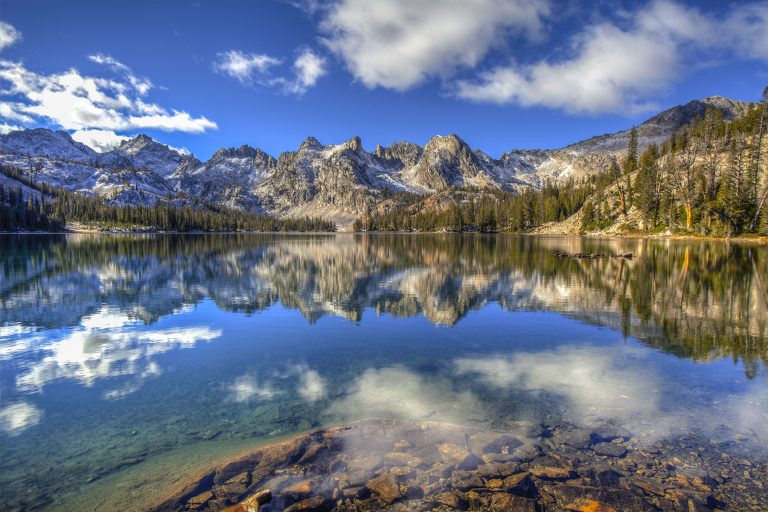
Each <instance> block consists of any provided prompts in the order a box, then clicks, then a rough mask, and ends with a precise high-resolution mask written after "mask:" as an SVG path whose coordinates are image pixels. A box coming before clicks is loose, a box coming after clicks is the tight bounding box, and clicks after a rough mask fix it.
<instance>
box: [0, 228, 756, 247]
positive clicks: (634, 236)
mask: <svg viewBox="0 0 768 512" xmlns="http://www.w3.org/2000/svg"><path fill="white" fill-rule="evenodd" d="M2 235H35V236H38V235H483V236H486V235H496V236H530V237H542V238H556V237H561V238H585V239H594V240H600V239H606V240H608V239H610V240H659V241H666V240H682V241H692V242H726V243H748V244H758V245H766V244H768V235H751V236H738V237H723V236H703V235H694V234H682V233H672V234H646V233H601V232H591V233H537V232H525V233H512V232H506V231H492V232H479V231H149V230H119V231H117V230H95V229H92V230H88V229H70V230H67V231H0V236H2Z"/></svg>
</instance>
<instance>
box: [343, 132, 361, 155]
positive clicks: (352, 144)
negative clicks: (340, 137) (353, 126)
mask: <svg viewBox="0 0 768 512" xmlns="http://www.w3.org/2000/svg"><path fill="white" fill-rule="evenodd" d="M344 146H345V147H346V148H347V149H349V150H351V151H354V152H355V153H359V152H360V151H362V150H363V141H361V140H360V137H358V136H357V135H355V136H354V137H352V138H351V139H349V140H348V141H347V142H345V143H344Z"/></svg>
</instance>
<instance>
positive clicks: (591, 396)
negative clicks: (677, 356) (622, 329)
mask: <svg viewBox="0 0 768 512" xmlns="http://www.w3.org/2000/svg"><path fill="white" fill-rule="evenodd" d="M633 352H634V351H632V350H631V349H627V348H618V349H617V348H606V347H594V346H565V347H561V348H559V349H557V350H553V351H541V352H521V353H517V354H511V355H500V354H497V355H492V356H482V357H475V358H460V359H457V360H456V361H455V369H456V372H457V374H459V375H462V374H471V375H475V376H477V377H478V378H480V379H481V380H482V381H484V382H485V383H487V384H490V385H491V386H494V387H498V388H504V389H509V388H513V387H514V388H517V389H523V390H527V391H536V392H539V391H545V392H548V393H552V394H555V395H558V396H561V397H563V398H565V399H567V400H568V405H569V406H568V413H569V414H570V415H573V416H574V417H576V418H578V419H579V420H580V421H582V422H589V421H590V419H595V418H601V419H603V420H605V419H619V418H620V419H625V420H626V419H628V418H629V417H630V416H635V417H637V416H642V417H649V416H651V415H655V414H657V412H658V409H659V407H658V402H657V400H658V397H657V395H655V394H654V393H653V392H651V391H650V390H651V389H653V388H654V387H657V386H658V380H659V377H658V376H657V375H656V374H655V373H654V372H653V371H650V370H646V369H644V368H643V367H642V366H641V365H635V366H632V367H631V368H630V367H628V365H627V364H626V361H625V358H626V357H627V356H628V355H630V356H631V355H633V354H632V353H633ZM637 355H638V356H639V353H638V354H637Z"/></svg>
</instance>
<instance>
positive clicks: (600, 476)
mask: <svg viewBox="0 0 768 512" xmlns="http://www.w3.org/2000/svg"><path fill="white" fill-rule="evenodd" d="M622 476H623V475H622V474H621V473H618V472H616V471H614V470H612V469H605V470H602V471H598V472H596V473H595V481H596V482H597V483H598V485H600V487H618V486H619V479H620V478H621V477H622Z"/></svg>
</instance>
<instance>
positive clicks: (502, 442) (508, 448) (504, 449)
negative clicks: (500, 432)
mask: <svg viewBox="0 0 768 512" xmlns="http://www.w3.org/2000/svg"><path fill="white" fill-rule="evenodd" d="M522 445H523V442H522V441H520V440H519V439H517V438H516V437H512V436H501V437H499V438H498V439H494V440H493V441H491V442H490V443H488V444H487V445H485V447H483V453H501V454H509V453H512V452H513V451H514V450H515V449H516V448H518V447H520V446H522Z"/></svg>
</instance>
